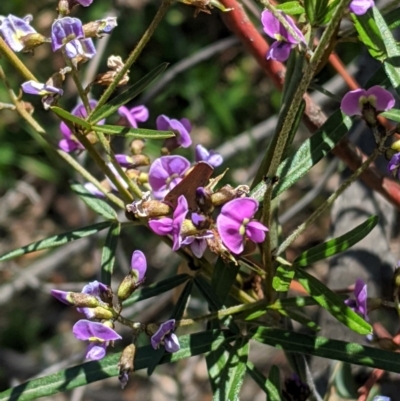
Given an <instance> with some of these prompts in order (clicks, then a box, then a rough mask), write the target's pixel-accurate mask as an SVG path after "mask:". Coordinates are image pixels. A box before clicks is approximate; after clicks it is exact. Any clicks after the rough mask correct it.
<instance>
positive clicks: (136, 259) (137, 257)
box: [131, 251, 147, 281]
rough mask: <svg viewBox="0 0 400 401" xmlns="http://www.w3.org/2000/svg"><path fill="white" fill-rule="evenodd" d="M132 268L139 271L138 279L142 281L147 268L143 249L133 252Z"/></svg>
mask: <svg viewBox="0 0 400 401" xmlns="http://www.w3.org/2000/svg"><path fill="white" fill-rule="evenodd" d="M131 268H132V270H136V271H137V272H138V281H142V280H143V278H144V275H145V274H146V270H147V261H146V256H144V253H143V252H142V251H135V252H133V254H132V259H131Z"/></svg>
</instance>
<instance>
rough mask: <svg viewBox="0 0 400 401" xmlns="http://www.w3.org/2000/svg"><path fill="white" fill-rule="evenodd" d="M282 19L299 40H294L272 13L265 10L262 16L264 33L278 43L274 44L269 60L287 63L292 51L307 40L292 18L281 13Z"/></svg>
mask: <svg viewBox="0 0 400 401" xmlns="http://www.w3.org/2000/svg"><path fill="white" fill-rule="evenodd" d="M281 15H282V17H283V18H284V19H285V20H286V22H287V23H288V25H289V26H290V27H291V28H292V30H293V32H295V33H296V36H297V38H294V37H293V36H292V35H291V34H290V33H289V31H288V30H287V29H286V28H285V27H284V26H283V25H282V23H281V22H280V21H279V20H278V19H277V18H276V17H275V15H274V14H272V13H271V11H268V10H264V11H263V12H262V14H261V23H262V25H263V28H264V32H265V33H266V34H267V35H268V36H270V37H271V38H272V39H276V42H274V43H272V45H271V47H270V48H269V50H268V52H267V60H269V59H272V60H276V61H286V60H287V59H288V58H289V55H290V51H291V50H292V49H293V48H295V47H296V46H297V45H298V44H299V43H300V42H304V43H305V39H304V36H303V34H302V33H301V31H300V29H299V28H297V26H296V25H295V23H294V22H293V21H292V19H291V18H290V17H288V16H287V15H285V14H284V13H282V12H281Z"/></svg>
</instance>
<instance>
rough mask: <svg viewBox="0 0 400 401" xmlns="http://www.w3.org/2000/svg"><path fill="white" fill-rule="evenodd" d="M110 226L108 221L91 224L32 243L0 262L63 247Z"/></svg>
mask: <svg viewBox="0 0 400 401" xmlns="http://www.w3.org/2000/svg"><path fill="white" fill-rule="evenodd" d="M110 224H111V223H110V222H109V221H104V222H102V223H97V224H92V225H90V226H86V227H81V228H78V229H76V230H72V231H68V232H65V233H62V234H57V235H53V236H51V237H48V238H45V239H42V240H40V241H36V242H32V243H31V244H29V245H25V246H22V247H21V248H18V249H14V250H13V251H11V252H7V253H5V254H4V255H1V256H0V262H4V261H5V260H9V259H13V258H16V257H18V256H22V255H25V254H27V253H31V252H36V251H41V250H43V249H49V248H54V247H57V246H60V245H64V244H66V243H68V242H71V241H76V240H78V239H80V238H83V237H88V236H90V235H93V234H96V233H98V232H99V231H101V230H104V229H105V228H107V227H110Z"/></svg>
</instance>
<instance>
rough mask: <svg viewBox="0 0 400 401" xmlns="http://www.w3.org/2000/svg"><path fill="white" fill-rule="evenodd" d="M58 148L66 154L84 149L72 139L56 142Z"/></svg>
mask: <svg viewBox="0 0 400 401" xmlns="http://www.w3.org/2000/svg"><path fill="white" fill-rule="evenodd" d="M58 147H59V148H60V149H61V150H63V151H64V152H67V153H71V152H74V151H75V150H77V149H84V147H83V146H82V145H81V144H80V143H78V142H76V141H74V140H72V139H61V140H60V141H59V142H58Z"/></svg>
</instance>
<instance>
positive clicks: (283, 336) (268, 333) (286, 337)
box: [250, 327, 400, 373]
mask: <svg viewBox="0 0 400 401" xmlns="http://www.w3.org/2000/svg"><path fill="white" fill-rule="evenodd" d="M250 337H251V338H252V339H253V340H256V341H259V342H260V343H263V344H266V345H270V346H272V347H275V348H278V349H282V350H284V351H289V352H300V353H302V354H308V355H314V356H320V357H322V358H328V359H330V360H332V359H336V360H338V361H343V362H348V363H352V364H355V365H362V366H369V367H371V368H377V369H383V370H387V371H389V372H396V373H400V358H399V357H398V354H397V353H396V352H391V351H385V350H382V349H378V348H371V347H365V346H362V345H361V344H357V343H349V342H346V341H339V340H331V339H329V338H326V337H318V336H317V337H316V336H309V335H307V334H301V333H298V332H292V331H287V330H281V329H274V328H269V327H258V328H257V329H255V330H253V331H252V332H251V333H250Z"/></svg>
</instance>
